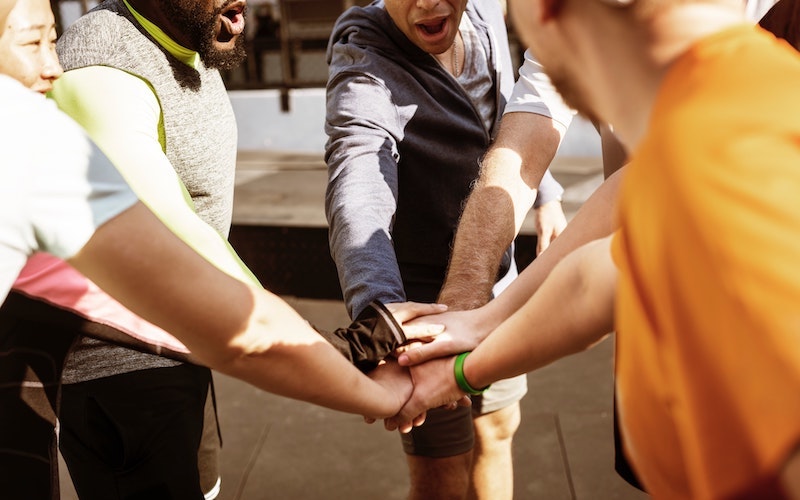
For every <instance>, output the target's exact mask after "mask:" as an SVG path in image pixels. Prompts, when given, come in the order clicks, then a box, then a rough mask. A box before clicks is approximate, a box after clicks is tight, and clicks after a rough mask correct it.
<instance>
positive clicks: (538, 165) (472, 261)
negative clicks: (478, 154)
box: [439, 113, 564, 309]
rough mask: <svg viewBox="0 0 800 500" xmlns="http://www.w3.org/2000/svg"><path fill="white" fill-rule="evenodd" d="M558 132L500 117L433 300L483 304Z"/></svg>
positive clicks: (524, 119)
mask: <svg viewBox="0 0 800 500" xmlns="http://www.w3.org/2000/svg"><path fill="white" fill-rule="evenodd" d="M563 133H564V129H563V126H561V125H560V124H558V123H557V122H554V121H553V120H551V119H550V118H548V117H545V116H543V115H539V114H535V113H508V114H506V115H505V116H504V117H503V121H502V123H501V125H500V132H499V134H498V137H497V140H496V141H495V142H494V144H493V145H492V146H491V148H490V149H489V151H488V152H487V154H486V156H485V158H484V160H483V164H482V167H481V174H480V178H479V179H478V181H477V183H476V185H475V188H474V189H473V191H472V194H471V195H470V197H469V199H468V201H467V204H466V206H465V208H464V212H463V214H462V216H461V221H460V222H459V226H458V231H457V233H456V238H455V244H454V248H453V252H452V256H451V259H450V265H449V268H448V272H447V278H446V279H445V283H444V286H443V288H442V292H441V294H440V296H439V302H441V303H445V304H448V305H449V306H451V308H457V309H472V308H475V307H479V306H481V305H483V304H485V303H486V302H487V301H488V300H489V298H490V297H491V291H492V286H493V285H494V283H495V279H496V277H497V271H498V268H499V265H500V259H501V257H502V255H503V252H505V250H506V249H507V248H508V246H509V245H510V244H511V242H512V241H513V240H514V238H515V237H516V235H517V233H519V230H520V228H521V227H522V222H523V221H524V220H525V216H526V214H527V213H528V211H529V210H530V208H531V206H532V205H533V202H534V200H535V199H536V192H537V186H538V185H539V182H540V181H541V179H542V176H543V175H544V172H545V171H546V170H547V167H548V166H549V165H550V162H551V161H552V159H553V157H554V156H555V153H556V150H557V149H558V145H559V143H560V141H561V137H562V135H563Z"/></svg>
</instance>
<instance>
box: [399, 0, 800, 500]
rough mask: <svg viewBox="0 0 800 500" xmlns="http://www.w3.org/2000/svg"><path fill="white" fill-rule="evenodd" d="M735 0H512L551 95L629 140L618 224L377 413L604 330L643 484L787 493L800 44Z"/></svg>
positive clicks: (542, 359) (415, 406)
mask: <svg viewBox="0 0 800 500" xmlns="http://www.w3.org/2000/svg"><path fill="white" fill-rule="evenodd" d="M741 7H742V3H741V2H738V1H733V0H727V1H726V0H716V1H707V0H706V1H699V0H694V1H693V0H685V1H682V2H672V1H663V0H626V1H623V0H618V1H613V0H606V1H600V0H553V1H545V0H516V2H515V3H513V4H512V12H513V13H514V14H515V19H516V20H517V26H518V28H519V29H520V30H521V32H522V34H523V37H524V38H525V39H526V41H528V42H529V43H530V44H531V47H532V49H533V50H534V51H535V53H536V54H537V56H539V57H540V58H541V60H542V61H543V63H544V64H545V65H546V67H547V70H548V73H549V74H550V75H551V77H553V81H554V83H555V84H556V85H557V87H558V89H559V91H560V92H561V93H562V95H564V96H565V98H566V99H568V101H569V102H570V103H571V104H573V105H574V106H575V107H576V108H577V109H579V110H580V111H581V112H583V113H584V114H586V115H589V116H594V117H597V118H599V119H603V120H605V121H607V122H608V123H612V124H614V126H615V127H614V128H615V131H616V133H617V134H618V136H619V138H620V140H621V141H622V143H623V144H624V146H625V148H626V150H627V151H629V152H630V157H631V162H630V164H629V165H628V166H627V167H626V174H625V178H624V180H623V182H622V185H621V188H620V193H619V199H618V214H619V229H618V230H617V231H616V232H615V233H614V235H613V236H611V237H607V238H604V239H602V240H598V241H595V242H593V243H590V244H587V245H585V246H583V247H581V248H579V249H578V250H576V251H575V252H573V253H572V254H570V255H569V256H567V257H566V258H565V259H564V260H563V261H562V262H561V263H560V264H559V265H557V266H556V267H555V268H554V269H553V271H552V273H550V275H549V277H548V278H547V279H546V280H545V282H544V283H543V284H542V286H541V288H540V289H539V290H538V291H537V292H536V293H535V294H534V295H533V296H532V297H530V298H529V300H528V301H527V302H526V303H525V304H524V305H523V306H522V307H521V308H520V309H519V310H518V311H517V312H516V313H515V314H513V315H512V316H511V317H510V318H508V319H507V320H506V321H505V322H503V323H502V324H501V325H500V326H499V327H498V328H496V329H495V330H494V331H493V332H492V333H491V334H490V335H489V336H488V338H486V339H485V340H484V341H482V342H481V343H480V345H478V346H477V348H475V350H474V352H472V353H471V354H469V355H467V353H466V352H465V353H463V354H461V355H459V356H457V357H456V358H448V359H445V360H439V361H432V362H430V363H428V364H427V365H422V366H420V367H418V374H419V377H418V378H416V380H421V381H424V385H420V384H418V385H416V386H415V396H413V397H412V400H411V402H410V403H409V404H408V405H407V407H406V409H404V411H403V412H402V413H401V416H400V417H398V418H397V419H394V420H392V421H391V422H390V423H389V427H390V428H391V427H392V426H394V425H400V426H402V427H409V426H410V425H412V422H413V418H414V417H415V416H416V415H417V414H419V412H420V411H424V409H425V408H427V407H431V406H436V405H437V401H438V400H439V397H442V398H445V397H446V396H447V394H448V393H450V394H455V395H458V394H461V393H463V392H465V391H469V390H470V388H472V387H478V388H480V387H483V386H484V385H486V384H489V383H491V382H492V381H493V380H497V379H500V378H504V377H507V376H510V375H515V374H518V373H524V372H527V371H530V370H533V369H536V368H538V367H541V366H543V365H545V364H547V363H549V362H552V361H554V360H556V359H558V358H560V357H562V356H565V355H568V354H570V353H573V352H576V351H579V350H581V349H585V348H587V347H588V346H590V345H591V344H592V343H594V342H596V341H597V340H598V339H600V338H601V337H602V336H603V335H604V334H605V333H607V332H609V331H612V330H615V331H616V332H617V333H616V336H617V338H616V341H617V351H616V360H615V373H616V377H615V383H616V389H617V395H618V405H619V409H620V431H621V435H622V443H623V448H624V450H625V453H626V455H627V457H628V458H629V459H630V461H631V462H632V465H633V468H634V470H635V472H636V473H637V476H638V477H639V479H640V480H641V481H642V483H643V485H644V487H645V489H646V490H647V491H648V493H650V494H651V495H652V496H653V497H654V498H800V396H798V395H800V371H798V367H800V340H799V339H798V333H797V332H798V329H797V325H798V312H797V311H798V308H797V303H796V297H798V295H800V273H798V271H797V266H796V265H795V261H796V255H797V254H798V252H800V238H798V235H797V230H796V229H797V227H798V225H800V209H798V204H797V195H798V192H799V191H800V174H799V173H798V170H797V164H798V162H800V148H799V147H798V144H800V140H799V139H798V138H799V137H800V126H798V121H797V116H798V115H800V105H799V104H798V101H797V99H796V98H795V94H796V89H795V86H796V83H795V82H796V81H797V80H798V79H800V57H799V56H798V54H797V53H796V51H795V50H794V49H793V48H792V47H791V46H789V45H788V44H787V43H785V42H784V41H782V40H776V39H775V37H773V36H772V35H770V34H768V33H765V32H764V31H763V30H761V29H758V28H755V27H753V26H752V25H751V24H750V23H747V22H745V19H744V17H743V16H742V8H741ZM745 242H746V243H745ZM507 293H508V292H507ZM491 306H492V304H490V305H489V306H487V309H488V308H489V307H491ZM559 309H560V310H561V311H562V312H564V313H565V314H558V315H553V314H552V312H553V311H554V310H559ZM547 318H549V320H545V319H547ZM462 319H463V318H462ZM473 319H474V318H473ZM437 320H438V319H437ZM542 320H545V321H542ZM532 323H535V324H537V325H539V326H537V328H533V329H532V328H531V327H530V325H531V324H532ZM465 324H468V323H465ZM453 326H454V325H453V324H450V325H448V328H452V327H453ZM454 374H455V376H454Z"/></svg>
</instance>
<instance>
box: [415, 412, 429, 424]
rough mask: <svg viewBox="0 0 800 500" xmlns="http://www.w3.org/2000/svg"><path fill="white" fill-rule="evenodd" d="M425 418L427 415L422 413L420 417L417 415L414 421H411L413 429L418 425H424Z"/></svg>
mask: <svg viewBox="0 0 800 500" xmlns="http://www.w3.org/2000/svg"><path fill="white" fill-rule="evenodd" d="M426 416H427V413H423V414H422V415H417V416H416V417H415V418H414V420H413V421H412V424H413V425H414V427H419V426H420V425H422V424H424V423H425V417H426Z"/></svg>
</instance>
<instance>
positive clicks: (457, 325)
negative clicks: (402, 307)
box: [397, 309, 490, 366]
mask: <svg viewBox="0 0 800 500" xmlns="http://www.w3.org/2000/svg"><path fill="white" fill-rule="evenodd" d="M481 314H482V312H481V310H480V309H473V310H470V311H453V312H447V313H443V314H437V315H435V316H426V317H425V318H421V319H418V320H416V321H414V322H413V324H416V323H417V322H432V323H435V324H442V325H444V327H445V332H444V333H441V334H439V335H437V336H436V337H435V338H434V339H433V340H432V341H431V342H427V343H422V342H414V343H412V344H410V345H408V346H405V348H404V349H401V350H398V352H397V356H398V357H397V360H398V362H399V363H400V364H401V365H403V366H413V365H417V364H420V363H424V362H426V361H430V360H432V359H436V358H441V357H443V356H452V355H454V354H460V353H462V352H465V351H471V350H473V349H475V347H477V346H478V344H479V343H480V342H481V340H483V339H484V338H486V336H487V335H489V333H490V330H489V329H487V328H483V327H481V326H480V325H481V321H480V319H481Z"/></svg>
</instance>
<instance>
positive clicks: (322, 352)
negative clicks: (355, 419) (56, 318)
mask: <svg viewBox="0 0 800 500" xmlns="http://www.w3.org/2000/svg"><path fill="white" fill-rule="evenodd" d="M70 263H71V264H73V265H74V266H75V267H76V268H77V269H78V270H79V271H81V272H82V273H84V274H85V275H86V276H87V277H88V278H90V279H92V280H93V281H95V282H96V283H97V284H98V285H99V286H101V287H102V288H103V289H104V290H105V291H107V292H108V293H109V294H110V295H112V296H114V297H115V298H117V299H118V300H119V301H120V302H122V303H123V304H125V305H126V306H127V307H129V308H130V309H131V310H132V311H133V312H135V313H137V314H139V315H140V316H142V317H143V318H145V319H147V320H148V321H151V322H152V323H154V324H156V325H158V326H160V327H162V328H164V329H165V330H167V331H169V332H172V333H173V334H174V335H175V336H176V337H177V338H178V339H180V340H181V341H182V342H183V343H184V344H185V345H186V346H187V347H188V348H189V349H190V351H191V352H192V354H194V355H195V356H197V358H198V359H199V360H200V361H201V362H203V363H204V364H206V365H208V366H210V367H211V368H214V369H217V370H219V371H221V372H225V373H229V374H231V375H233V376H235V377H238V378H241V379H243V380H246V381H248V382H250V383H251V384H253V385H255V386H257V387H260V388H262V389H264V390H267V391H270V392H274V393H276V394H280V395H283V396H287V397H292V398H296V399H300V400H303V401H309V402H313V403H316V404H321V405H324V406H327V407H330V408H333V409H337V410H342V411H352V412H355V413H359V414H363V415H372V416H385V415H390V414H393V413H394V412H396V411H397V409H398V408H399V406H400V404H401V403H402V401H398V400H397V397H396V396H393V395H391V394H389V393H388V392H387V391H386V390H384V389H383V388H382V387H380V386H379V385H377V384H375V383H374V382H372V381H371V380H369V379H368V378H367V377H366V376H364V375H363V374H361V373H360V372H359V371H358V370H357V369H356V368H355V367H354V366H353V365H351V364H350V363H349V362H348V361H347V360H346V359H345V358H344V357H343V356H341V355H340V354H339V353H338V352H336V350H335V349H334V348H333V347H332V346H331V345H330V344H328V343H327V342H326V341H325V340H324V339H323V338H322V337H321V336H320V335H318V334H317V333H316V332H315V331H314V330H313V328H312V327H311V326H310V325H309V324H308V323H307V322H306V321H305V320H304V319H303V318H302V317H301V316H300V315H299V314H297V312H295V311H294V310H292V309H291V308H290V307H289V306H288V304H286V303H285V302H284V301H282V300H281V299H280V298H279V297H277V296H275V295H274V294H271V293H269V292H266V291H264V290H262V289H260V288H257V287H253V286H249V285H246V284H244V283H242V282H240V281H238V280H235V279H233V278H231V277H229V276H228V275H226V274H225V273H223V272H222V271H220V270H219V269H217V268H216V267H214V266H212V265H210V264H209V263H208V262H207V261H206V260H205V259H203V258H202V257H200V256H199V255H197V254H196V253H195V252H194V251H192V250H191V249H190V248H189V247H188V246H187V245H185V244H184V243H182V242H181V241H180V240H179V239H178V238H177V237H175V236H174V235H173V234H172V233H171V232H170V231H169V230H168V229H167V228H166V227H165V226H163V225H162V224H161V223H160V222H159V221H158V220H157V219H156V218H155V217H154V216H153V214H152V213H151V212H150V211H149V210H147V209H146V208H145V207H144V206H143V205H141V204H138V205H136V206H135V207H134V208H131V209H129V210H127V211H126V212H124V213H123V214H120V215H119V216H117V217H116V218H114V219H112V220H111V221H109V222H107V223H106V224H104V225H103V226H101V227H100V228H99V229H98V230H97V232H96V233H95V235H94V236H93V237H92V239H91V240H90V241H89V243H87V245H86V246H85V247H84V248H83V250H81V252H80V253H79V254H78V255H76V256H74V257H73V258H72V259H70ZM309 381H312V382H313V383H309Z"/></svg>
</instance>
